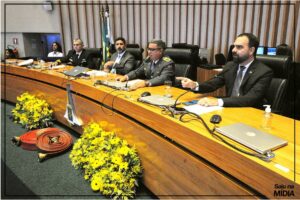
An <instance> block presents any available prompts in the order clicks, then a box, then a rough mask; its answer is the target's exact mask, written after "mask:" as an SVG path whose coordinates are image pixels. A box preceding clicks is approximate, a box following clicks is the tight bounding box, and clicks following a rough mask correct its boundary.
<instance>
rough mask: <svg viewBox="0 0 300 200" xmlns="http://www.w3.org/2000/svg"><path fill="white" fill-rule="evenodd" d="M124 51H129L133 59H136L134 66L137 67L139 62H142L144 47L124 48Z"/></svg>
mask: <svg viewBox="0 0 300 200" xmlns="http://www.w3.org/2000/svg"><path fill="white" fill-rule="evenodd" d="M126 51H128V52H129V53H131V54H132V55H133V56H134V58H135V60H136V64H135V68H137V67H139V66H140V65H141V63H142V62H143V52H144V49H143V48H135V47H134V48H131V47H130V48H128V47H127V48H126Z"/></svg>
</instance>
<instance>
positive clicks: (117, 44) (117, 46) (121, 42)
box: [115, 40, 126, 53]
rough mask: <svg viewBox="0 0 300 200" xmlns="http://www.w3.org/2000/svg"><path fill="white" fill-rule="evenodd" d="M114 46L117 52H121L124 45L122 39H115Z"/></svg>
mask: <svg viewBox="0 0 300 200" xmlns="http://www.w3.org/2000/svg"><path fill="white" fill-rule="evenodd" d="M115 47H116V50H117V51H118V53H122V52H123V51H124V50H125V48H126V45H125V44H124V42H123V41H122V40H117V41H116V44H115Z"/></svg>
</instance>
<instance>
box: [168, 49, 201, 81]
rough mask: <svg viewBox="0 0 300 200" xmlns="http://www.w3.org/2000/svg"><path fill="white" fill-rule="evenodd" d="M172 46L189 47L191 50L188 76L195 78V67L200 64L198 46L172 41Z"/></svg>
mask: <svg viewBox="0 0 300 200" xmlns="http://www.w3.org/2000/svg"><path fill="white" fill-rule="evenodd" d="M172 47H173V48H177V49H190V50H191V61H190V62H189V63H190V64H191V66H190V69H189V73H190V74H189V76H188V77H189V78H190V79H192V80H197V67H198V66H200V64H201V59H200V57H199V46H198V45H193V44H187V43H173V44H172Z"/></svg>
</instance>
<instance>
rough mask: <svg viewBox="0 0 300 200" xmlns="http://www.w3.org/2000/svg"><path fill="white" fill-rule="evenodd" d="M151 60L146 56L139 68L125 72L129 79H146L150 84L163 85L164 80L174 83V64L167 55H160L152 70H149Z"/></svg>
mask: <svg viewBox="0 0 300 200" xmlns="http://www.w3.org/2000/svg"><path fill="white" fill-rule="evenodd" d="M151 63H152V61H151V60H150V59H149V58H148V59H145V60H144V62H143V63H142V64H141V65H140V67H139V68H137V69H136V70H134V71H132V72H130V73H128V74H127V76H128V78H129V80H132V79H146V80H148V81H149V83H150V84H151V86H156V85H163V84H164V82H165V81H166V80H170V81H172V82H173V83H174V80H175V64H174V62H173V61H172V60H171V58H169V57H166V56H165V57H162V58H161V59H160V60H159V61H158V62H157V63H156V65H155V67H154V71H153V72H151Z"/></svg>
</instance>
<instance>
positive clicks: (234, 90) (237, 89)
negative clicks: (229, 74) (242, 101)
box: [231, 66, 246, 97]
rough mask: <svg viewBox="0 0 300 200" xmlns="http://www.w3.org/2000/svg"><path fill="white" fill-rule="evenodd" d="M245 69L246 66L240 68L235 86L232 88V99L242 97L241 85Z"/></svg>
mask: <svg viewBox="0 0 300 200" xmlns="http://www.w3.org/2000/svg"><path fill="white" fill-rule="evenodd" d="M245 69H246V67H245V66H240V70H239V73H238V74H237V76H236V78H235V81H234V85H233V88H232V93H231V96H232V97H237V96H240V86H241V83H242V80H243V72H244V70H245Z"/></svg>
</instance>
